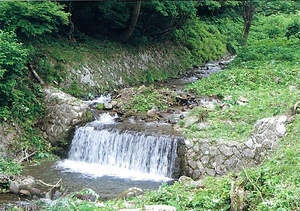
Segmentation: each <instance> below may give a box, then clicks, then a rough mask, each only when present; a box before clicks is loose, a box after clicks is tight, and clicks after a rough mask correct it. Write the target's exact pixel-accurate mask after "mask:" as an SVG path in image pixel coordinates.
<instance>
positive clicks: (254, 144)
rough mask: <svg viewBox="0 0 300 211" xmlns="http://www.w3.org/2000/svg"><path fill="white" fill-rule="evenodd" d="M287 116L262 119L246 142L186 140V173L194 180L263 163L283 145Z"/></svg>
mask: <svg viewBox="0 0 300 211" xmlns="http://www.w3.org/2000/svg"><path fill="white" fill-rule="evenodd" d="M286 121H287V117H286V116H279V117H272V118H265V119H262V120H259V121H258V122H257V123H256V124H255V126H254V130H253V133H252V134H251V136H250V138H249V139H248V140H247V141H246V142H244V143H239V142H234V141H224V140H223V141H220V142H217V143H216V142H211V141H209V140H207V139H204V140H185V144H186V147H187V152H186V155H187V156H186V162H185V175H187V176H190V177H192V178H194V179H201V178H203V177H205V176H220V175H224V174H226V173H227V172H232V171H239V170H240V169H242V168H243V167H251V166H254V165H257V164H260V163H261V162H262V161H263V160H264V159H266V158H267V157H268V155H269V154H270V153H271V152H272V151H274V150H276V149H277V148H278V146H279V138H281V137H283V136H284V135H285V132H286V129H285V123H286Z"/></svg>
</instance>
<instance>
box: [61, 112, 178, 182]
mask: <svg viewBox="0 0 300 211" xmlns="http://www.w3.org/2000/svg"><path fill="white" fill-rule="evenodd" d="M113 118H114V117H111V116H109V115H108V114H104V115H102V116H100V118H99V119H98V120H97V121H94V122H91V123H89V124H87V125H86V126H84V127H79V128H77V130H76V131H75V136H74V138H73V140H72V144H71V148H70V151H69V158H68V160H65V161H64V162H62V163H60V166H63V167H64V168H68V169H73V171H77V172H81V173H84V174H88V175H92V176H103V175H110V176H118V177H125V178H131V179H146V180H147V179H150V180H169V179H170V178H173V177H174V173H175V171H176V169H178V168H177V167H178V155H177V149H178V141H179V138H178V137H173V136H167V135H159V134H156V135H154V134H145V133H143V132H135V131H128V130H120V129H118V128H116V127H115V123H114V121H113Z"/></svg>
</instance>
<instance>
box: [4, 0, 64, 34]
mask: <svg viewBox="0 0 300 211" xmlns="http://www.w3.org/2000/svg"><path fill="white" fill-rule="evenodd" d="M67 23H68V14H67V13H65V12H64V11H63V7H62V6H61V5H59V4H57V3H56V2H51V1H4V2H1V3H0V29H2V30H5V31H15V32H16V33H17V35H18V36H20V37H32V38H33V37H36V36H40V35H42V34H45V33H50V32H57V30H58V26H59V25H60V24H67Z"/></svg>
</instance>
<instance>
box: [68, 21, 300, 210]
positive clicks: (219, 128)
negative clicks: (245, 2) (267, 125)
mask: <svg viewBox="0 0 300 211" xmlns="http://www.w3.org/2000/svg"><path fill="white" fill-rule="evenodd" d="M271 18H274V17H271ZM262 22H264V21H262ZM258 27H262V26H258ZM258 27H255V26H254V32H255V31H259V32H261V31H262V29H259V30H258ZM268 27H270V26H268ZM256 33H257V32H256ZM280 34H282V33H280ZM260 35H261V33H260ZM299 44H300V42H299V40H298V39H291V40H287V39H285V38H272V39H270V38H269V37H264V39H262V40H260V39H250V40H249V45H248V46H247V47H245V48H243V49H240V50H239V54H238V57H237V58H236V59H235V61H234V62H233V63H232V64H231V65H230V67H229V68H228V69H227V70H226V71H222V72H219V73H216V74H213V75H211V76H210V77H208V78H205V79H203V80H201V81H198V82H196V83H194V84H193V85H191V86H189V87H188V88H187V90H189V91H192V92H195V93H197V94H200V95H206V96H215V97H217V98H219V99H223V102H224V105H225V106H227V108H226V109H222V108H217V109H216V110H212V111H209V112H208V115H205V120H206V121H207V122H208V123H209V124H210V127H209V128H208V129H205V130H199V129H197V127H196V126H195V125H194V126H192V127H190V128H188V129H186V135H187V136H188V137H195V138H204V137H206V138H209V139H220V138H222V139H223V140H224V139H225V140H226V139H228V140H245V138H246V137H248V136H249V133H251V130H252V128H253V125H254V123H255V122H256V121H257V120H258V119H261V118H265V117H271V116H274V115H281V114H287V113H291V108H292V107H293V106H294V105H295V103H296V102H298V101H300V64H299V63H298V61H299V55H300V45H299ZM148 94H149V93H148ZM149 95H150V94H149ZM150 96H151V95H150ZM228 96H231V97H228ZM135 97H137V98H138V96H135ZM239 97H244V98H246V99H247V100H248V104H246V105H243V106H242V105H239V104H238V99H239ZM139 100H141V99H139ZM152 101H153V99H150V100H148V102H152ZM142 106H145V105H140V107H142ZM192 112H194V113H191V115H199V112H201V110H200V111H199V110H198V111H197V110H194V111H192ZM229 123H230V124H229ZM299 137H300V115H299V113H298V114H296V115H294V116H293V121H292V122H290V123H289V124H288V125H287V134H286V136H285V137H284V138H282V139H281V140H280V141H281V147H280V149H279V150H278V151H277V152H275V153H274V155H273V156H272V157H271V158H270V159H268V160H266V161H265V162H263V163H262V164H261V165H260V166H258V167H255V168H251V169H245V170H243V171H241V172H239V173H236V174H229V175H226V176H224V177H221V178H210V177H207V178H206V179H204V180H203V181H201V187H196V186H195V185H183V184H180V183H178V182H175V184H174V185H170V186H168V185H166V184H164V185H162V186H161V187H160V189H159V190H156V191H149V192H147V193H146V194H145V195H144V196H139V197H134V198H131V199H126V200H112V201H106V202H103V204H102V205H103V207H99V206H98V207H97V206H96V205H97V203H96V204H92V205H91V204H89V205H87V206H86V207H84V208H85V209H82V210H117V209H119V208H125V204H126V202H128V201H132V202H134V204H135V206H134V207H138V208H141V207H143V206H144V205H145V204H166V205H171V206H175V207H176V208H177V210H179V211H180V210H195V211H196V210H197V211H198V210H229V209H230V202H231V199H230V193H231V183H232V181H235V182H236V184H237V185H238V186H239V188H240V189H241V190H243V191H244V192H245V193H246V194H245V198H244V200H243V203H244V205H245V207H246V210H258V211H262V210H268V211H269V210H271V211H272V210H274V211H275V210H282V211H283V210H300V179H299V175H300V156H299V153H300V139H299ZM67 203H69V204H71V203H73V205H76V206H79V205H80V204H84V203H82V202H78V201H74V200H71V201H69V202H67ZM73 210H76V209H75V208H74V209H73Z"/></svg>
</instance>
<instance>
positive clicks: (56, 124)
mask: <svg viewBox="0 0 300 211" xmlns="http://www.w3.org/2000/svg"><path fill="white" fill-rule="evenodd" d="M229 61H230V60H229ZM229 61H224V62H218V63H210V64H207V65H205V66H202V67H197V68H194V69H193V70H191V71H188V72H186V73H185V74H183V75H182V78H178V79H174V80H170V81H165V82H158V83H155V84H153V85H154V88H153V89H155V90H158V92H159V94H160V95H162V96H164V98H163V99H162V100H164V101H165V102H166V103H167V104H168V105H169V106H168V108H166V109H164V110H158V109H157V108H152V109H149V110H148V111H147V112H146V113H138V112H137V113H132V111H130V110H131V109H128V108H126V107H124V105H125V103H124V102H126V101H127V100H128V99H130V98H133V97H134V96H135V95H137V94H139V93H140V92H143V90H145V89H149V87H148V86H140V87H138V88H125V89H122V90H120V91H118V93H116V94H115V95H113V97H112V99H110V100H107V101H106V102H101V103H99V102H96V103H95V101H90V103H88V102H84V101H81V100H78V99H75V98H73V97H72V96H70V95H67V94H65V93H63V92H61V91H59V90H57V89H55V88H52V87H47V88H46V89H45V94H46V102H47V106H48V115H47V117H46V119H44V120H43V121H42V122H41V127H40V129H41V133H42V134H43V136H44V138H46V139H48V140H49V141H50V142H51V144H52V145H53V146H58V147H59V146H61V140H63V139H66V138H67V137H68V136H69V134H70V131H72V128H74V126H75V125H78V124H80V123H81V122H85V121H87V120H88V119H92V114H93V115H94V116H97V115H98V114H101V113H103V112H106V113H110V114H111V115H117V116H118V118H117V119H116V121H118V122H123V123H124V124H123V126H122V127H123V128H122V129H124V127H126V129H127V130H135V131H148V132H150V133H162V134H171V135H177V136H181V131H180V130H178V122H179V121H180V120H182V119H186V114H187V112H188V111H189V110H190V109H192V108H194V107H202V108H207V109H214V108H215V107H216V106H218V107H222V106H223V104H222V101H221V100H220V99H216V98H209V97H202V96H196V95H194V94H192V93H186V92H185V91H184V86H185V85H186V84H189V83H191V82H193V81H195V80H198V79H201V78H203V77H207V76H208V75H209V74H211V73H213V72H217V71H220V70H222V69H224V68H225V66H226V65H227V63H228V62H229ZM151 86H152V85H151ZM155 87H157V88H155ZM161 87H164V89H158V88H161ZM88 107H90V108H88ZM88 110H91V111H92V112H91V113H89V112H87V111H88ZM128 111H130V112H128ZM200 119H201V117H200ZM195 121H199V118H198V119H197V120H193V119H186V121H185V122H186V123H185V124H186V125H185V126H186V127H188V126H189V124H193V123H195ZM132 123H135V124H132ZM137 123H138V124H137ZM140 123H141V124H140ZM147 123H151V124H147ZM189 143H190V142H189ZM190 146H191V149H192V150H194V149H195V148H194V147H193V145H190V144H189V147H190ZM195 153H196V154H197V151H196V152H194V151H193V154H195ZM193 159H194V157H193ZM197 159H199V158H198V157H197ZM200 160H201V158H200ZM195 162H196V161H195ZM187 163H189V161H188V160H187ZM44 166H47V167H46V169H42V167H41V166H39V167H37V168H36V169H35V170H34V168H31V167H28V168H26V170H25V171H23V174H27V175H34V178H33V177H31V176H24V177H20V178H17V177H16V178H6V180H7V181H4V180H5V179H4V180H2V181H3V182H2V186H3V187H6V188H7V190H8V192H10V193H14V194H17V195H18V196H22V197H25V198H30V199H32V198H34V197H38V198H47V199H50V200H52V199H54V198H55V197H56V198H57V197H60V195H63V194H64V193H63V192H62V191H61V190H60V187H61V182H62V184H64V185H63V186H64V187H66V188H67V189H68V187H72V186H75V184H76V183H77V184H80V185H77V188H82V187H83V186H82V184H84V186H85V187H90V186H93V187H96V186H95V185H93V184H95V183H99V181H97V182H95V181H92V180H90V182H87V183H85V182H84V180H89V179H88V178H82V176H81V175H80V176H79V178H80V180H76V179H74V177H73V175H74V174H67V175H68V176H67V177H64V179H63V180H62V181H61V180H60V179H61V178H63V176H62V175H60V176H57V175H56V176H54V174H53V173H50V172H54V171H57V172H61V171H60V170H57V169H55V168H54V166H55V165H53V163H52V165H50V166H49V164H47V165H44ZM193 166H194V163H192V164H191V168H192V169H193V171H194V172H199V171H198V170H196V169H194V167H193ZM196 166H199V165H197V164H196ZM35 171H36V173H37V174H36V173H35ZM193 171H188V170H184V169H183V170H182V174H185V173H187V174H190V175H189V176H195V175H193V173H190V172H193ZM46 172H47V173H46ZM45 173H46V175H45ZM201 174H203V175H204V174H206V172H205V171H204V172H203V171H202V173H201ZM77 176H78V175H77ZM46 178H48V179H46ZM50 178H51V179H50ZM70 178H71V179H70ZM49 179H50V180H49ZM29 180H31V183H29V182H28V181H29ZM68 180H69V181H70V183H68V182H66V184H65V183H64V181H68ZM45 181H46V182H45ZM72 182H73V184H72ZM110 183H114V184H117V185H116V186H118V187H122V188H123V190H125V189H126V188H129V187H128V186H126V188H125V186H122V185H121V184H124V183H126V181H125V180H123V181H120V182H119V183H118V182H116V180H112V181H111V180H109V179H107V180H104V183H103V184H102V185H101V186H102V187H109V188H108V189H110V190H111V189H117V190H116V191H115V192H114V193H113V194H112V195H113V197H116V196H117V195H118V194H120V192H122V191H121V190H120V189H118V188H116V186H114V188H112V187H111V186H109V184H110ZM146 183H147V185H144V186H143V188H145V189H149V188H150V189H151V188H157V187H158V186H159V184H161V183H151V182H149V181H148V182H145V184H146ZM128 184H129V185H130V186H131V185H132V186H140V187H141V184H138V185H135V184H134V183H128ZM96 189H97V188H96ZM99 189H102V190H103V189H106V188H101V187H99ZM108 189H107V190H108ZM72 190H73V191H77V190H78V189H76V188H75V189H72ZM106 192H107V191H106ZM100 195H101V193H100ZM108 195H109V194H108ZM108 195H105V191H104V195H103V198H104V199H105V198H110V197H111V196H112V195H110V196H108ZM2 198H4V197H2ZM8 200H9V199H8Z"/></svg>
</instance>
